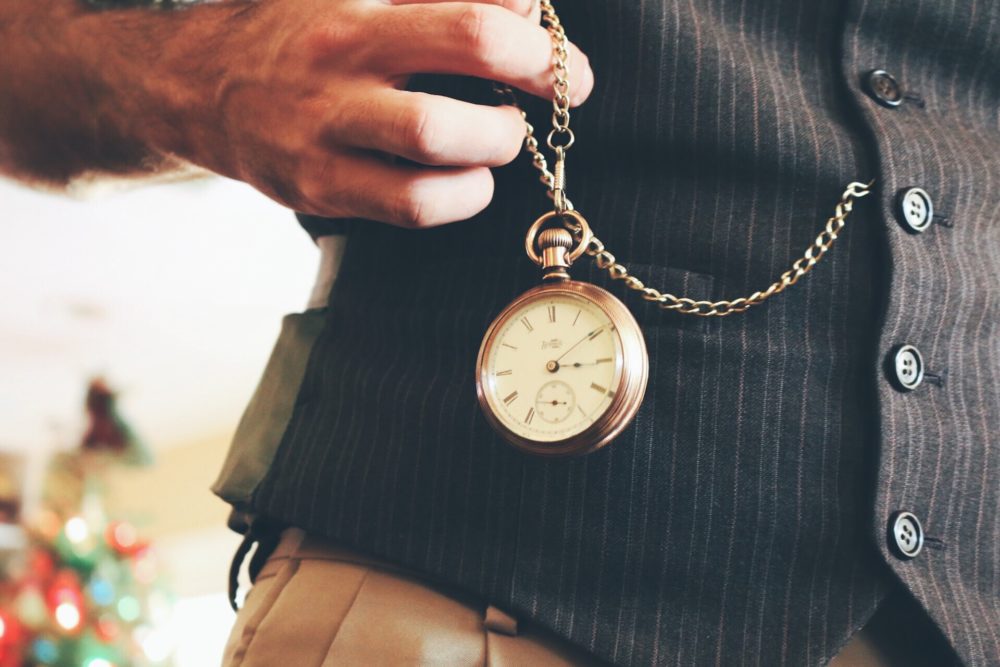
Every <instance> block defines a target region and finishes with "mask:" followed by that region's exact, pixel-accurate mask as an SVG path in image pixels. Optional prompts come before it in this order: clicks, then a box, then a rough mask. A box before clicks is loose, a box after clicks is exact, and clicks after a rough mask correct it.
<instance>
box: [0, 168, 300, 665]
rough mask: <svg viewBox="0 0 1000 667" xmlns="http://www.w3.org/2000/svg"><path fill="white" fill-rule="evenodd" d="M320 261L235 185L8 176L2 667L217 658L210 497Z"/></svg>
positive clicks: (228, 537) (221, 536) (217, 565)
mask: <svg viewBox="0 0 1000 667" xmlns="http://www.w3.org/2000/svg"><path fill="white" fill-rule="evenodd" d="M316 260H317V251H316V249H315V246H314V245H313V243H312V241H311V240H310V239H309V237H308V236H307V235H306V234H305V233H304V232H303V231H302V230H301V229H300V228H299V227H298V225H297V223H296V222H295V219H294V217H293V216H292V215H291V214H290V213H289V212H288V211H286V210H284V209H282V208H281V207H279V206H277V205H276V204H273V203H272V202H270V201H269V200H267V199H266V198H264V197H263V196H262V195H260V194H258V193H256V192H254V191H253V190H251V189H250V188H248V187H246V186H244V185H241V184H238V183H235V182H232V181H227V180H224V179H220V178H200V179H195V180H189V181H184V182H176V183H170V184H156V185H146V186H142V187H135V186H132V187H130V188H129V189H127V190H123V189H121V188H120V187H118V188H117V189H116V188H106V189H104V190H102V191H96V190H95V191H90V192H88V193H87V197H86V199H82V198H79V197H77V198H70V197H65V196H60V195H55V194H49V193H45V192H40V191H36V190H31V189H28V188H25V187H22V186H19V185H16V184H14V183H11V182H9V181H3V180H0V521H2V523H0V554H2V560H0V574H2V578H3V584H2V586H3V588H2V590H0V593H2V595H0V667H5V666H6V665H8V664H9V665H20V664H50V665H84V666H85V667H108V666H109V665H111V666H114V667H124V665H133V664H135V665H140V664H149V665H183V666H184V667H198V666H201V665H218V664H219V662H220V658H221V652H222V646H223V643H224V641H225V639H226V635H227V633H228V631H229V628H230V626H231V624H232V622H233V616H234V615H233V612H232V611H231V609H230V608H229V606H228V603H227V601H226V583H227V573H228V567H229V563H230V559H231V558H232V555H233V551H234V550H235V548H236V546H237V545H238V543H239V536H238V535H236V534H235V533H232V532H230V531H229V530H228V529H227V528H226V526H225V519H226V516H227V513H228V506H227V505H225V504H224V503H223V502H222V501H221V500H219V499H218V498H216V497H215V496H214V495H212V493H211V492H210V491H209V485H210V484H211V483H212V481H213V480H214V477H215V474H216V473H217V471H218V469H219V467H220V466H221V463H222V459H223V456H224V455H225V451H226V448H227V446H228V444H229V439H230V437H231V435H232V433H233V431H234V429H235V427H236V424H237V421H238V420H239V417H240V414H241V412H242V410H243V407H244V405H245V404H246V402H247V400H248V399H249V397H250V395H251V393H252V392H253V389H254V387H255V384H256V382H257V380H258V378H259V376H260V373H261V371H262V370H263V367H264V364H265V362H266V360H267V357H268V354H269V353H270V350H271V346H272V344H273V342H274V340H275V338H276V336H277V333H278V328H279V325H280V318H281V316H282V315H284V314H286V313H288V312H293V311H298V310H302V309H303V308H304V304H305V301H306V298H307V296H308V293H309V289H310V287H311V283H312V280H313V277H314V273H315V269H316V267H315V263H316ZM88 392H89V399H90V400H89V409H88V406H87V405H86V404H87V403H88Z"/></svg>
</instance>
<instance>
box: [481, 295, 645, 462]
mask: <svg viewBox="0 0 1000 667" xmlns="http://www.w3.org/2000/svg"><path fill="white" fill-rule="evenodd" d="M560 293H561V294H563V295H567V296H572V297H576V298H580V297H582V298H584V299H586V300H588V301H590V302H591V303H593V304H594V305H595V306H597V307H598V308H599V309H600V310H601V311H603V312H604V314H605V315H607V317H608V319H609V320H610V321H611V323H612V325H613V327H614V328H615V329H616V331H617V333H618V336H617V341H616V348H617V349H616V354H615V357H614V363H615V373H614V376H615V377H617V378H618V382H617V386H616V387H614V388H613V391H614V396H613V398H612V399H611V402H610V404H609V405H608V406H607V407H606V408H605V410H604V412H603V413H601V414H600V416H598V417H596V418H594V420H593V423H591V424H590V426H588V427H587V428H585V429H584V430H583V431H580V432H579V433H576V434H575V435H572V436H570V437H567V438H565V439H563V440H557V441H539V440H533V439H530V438H527V437H524V436H522V435H520V434H518V433H515V432H514V431H512V430H511V429H510V428H508V427H507V426H506V425H505V424H504V423H503V421H502V420H501V419H500V418H499V417H498V415H497V414H496V412H495V410H494V407H493V405H492V404H491V397H493V400H494V401H496V400H500V399H499V397H498V396H497V395H496V384H495V377H494V376H493V374H492V373H490V372H489V369H488V368H487V367H486V362H487V359H488V358H489V354H490V351H491V349H492V348H493V346H494V345H495V344H496V343H497V336H498V333H499V332H500V331H501V330H502V329H503V327H504V326H505V324H506V323H507V322H508V321H509V320H510V318H511V317H512V316H513V315H514V314H515V313H516V312H518V311H519V310H521V309H522V308H523V307H524V306H526V305H527V304H528V303H529V302H531V301H534V300H537V299H546V298H550V297H552V296H558V295H560ZM648 377H649V357H648V355H647V352H646V343H645V340H644V338H643V335H642V329H641V328H640V327H639V324H638V323H637V322H636V321H635V318H634V317H633V316H632V313H631V312H630V311H629V309H628V308H627V307H626V306H625V305H624V304H623V303H622V302H621V301H619V300H618V299H617V298H616V297H615V296H614V295H612V294H611V293H610V292H608V291H606V290H604V289H602V288H601V287H598V286H597V285H593V284H591V283H586V282H579V281H575V280H558V281H551V282H546V283H543V284H541V285H539V286H537V287H534V288H532V289H530V290H528V291H527V292H525V293H524V294H522V295H521V296H519V297H518V298H517V299H515V300H514V301H513V302H511V303H510V305H508V306H507V307H506V308H505V309H504V310H503V311H502V312H501V313H500V314H499V315H498V316H497V318H496V319H495V320H494V321H493V323H492V324H491V325H490V327H489V329H488V330H487V332H486V335H485V337H484V338H483V343H482V345H481V346H480V348H479V355H478V357H477V359H476V395H477V397H478V398H479V405H480V407H481V408H482V410H483V414H484V415H485V416H486V418H487V420H488V421H489V422H490V424H491V426H493V428H494V429H496V430H497V431H498V432H499V433H500V434H501V435H502V436H503V437H504V438H505V439H506V440H507V441H508V442H509V443H510V444H511V445H513V446H514V447H516V448H518V449H520V450H522V451H525V452H528V453H531V454H535V455H539V456H549V457H559V456H573V455H582V454H588V453H590V452H593V451H596V450H598V449H600V448H601V447H604V446H605V445H607V444H608V443H610V442H611V441H612V440H614V438H615V437H617V436H618V435H619V434H620V433H621V432H622V431H623V430H624V429H625V427H627V426H628V425H629V424H630V423H631V422H632V419H633V418H634V417H635V415H636V412H638V410H639V406H640V405H641V404H642V399H643V396H644V395H645V393H646V383H647V381H648ZM609 395H610V392H609Z"/></svg>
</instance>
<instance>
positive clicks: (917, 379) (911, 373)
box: [889, 345, 924, 391]
mask: <svg viewBox="0 0 1000 667" xmlns="http://www.w3.org/2000/svg"><path fill="white" fill-rule="evenodd" d="M889 370H890V377H891V378H892V380H893V381H894V382H895V384H896V387H897V388H898V389H900V390H901V391H913V390H914V389H916V388H917V387H919V386H920V383H921V382H923V381H924V358H923V356H922V355H921V354H920V350H918V349H917V348H915V347H913V346H912V345H900V346H899V347H897V348H896V349H895V350H894V351H893V353H892V354H890V355H889Z"/></svg>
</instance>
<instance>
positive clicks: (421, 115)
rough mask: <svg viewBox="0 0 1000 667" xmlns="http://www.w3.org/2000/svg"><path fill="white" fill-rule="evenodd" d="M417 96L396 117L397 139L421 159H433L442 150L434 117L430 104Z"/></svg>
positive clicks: (395, 131) (395, 132)
mask: <svg viewBox="0 0 1000 667" xmlns="http://www.w3.org/2000/svg"><path fill="white" fill-rule="evenodd" d="M419 100H420V98H419V97H417V98H415V99H414V101H413V102H412V103H411V104H408V105H406V106H405V107H404V108H403V109H402V111H400V113H399V115H398V116H397V117H396V119H395V123H394V125H395V127H394V134H395V136H396V138H397V140H398V141H399V142H400V143H401V144H402V145H404V146H406V147H408V148H409V149H410V152H411V153H412V154H413V155H414V156H415V157H417V158H419V159H425V160H427V159H433V158H434V157H436V156H437V154H438V153H439V152H440V147H439V146H438V145H437V139H438V137H437V134H438V133H437V132H436V131H435V128H434V118H433V114H432V113H431V110H430V109H429V107H428V105H427V104H426V103H424V102H421V101H419Z"/></svg>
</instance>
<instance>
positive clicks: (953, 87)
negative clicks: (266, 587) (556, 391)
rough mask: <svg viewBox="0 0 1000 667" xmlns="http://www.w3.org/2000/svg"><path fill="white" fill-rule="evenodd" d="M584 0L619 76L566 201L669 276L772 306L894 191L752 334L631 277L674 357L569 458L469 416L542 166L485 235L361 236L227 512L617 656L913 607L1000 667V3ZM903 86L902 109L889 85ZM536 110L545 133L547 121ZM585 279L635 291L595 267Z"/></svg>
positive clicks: (235, 454)
mask: <svg viewBox="0 0 1000 667" xmlns="http://www.w3.org/2000/svg"><path fill="white" fill-rule="evenodd" d="M557 4H558V6H557V9H558V10H559V11H560V13H561V15H562V17H563V21H564V24H565V25H566V27H567V31H568V34H569V35H570V37H571V39H573V40H575V41H576V42H577V43H578V44H580V45H581V46H582V48H583V49H584V50H585V51H586V52H587V53H588V54H589V55H590V57H591V60H592V62H593V64H594V68H595V71H596V76H597V89H596V91H595V93H594V95H593V96H592V98H591V99H590V101H589V102H588V103H587V104H586V105H585V106H584V107H583V108H581V109H580V110H579V111H577V112H575V113H574V115H573V127H574V128H575V129H576V132H577V136H578V138H579V140H578V143H577V146H576V147H574V149H573V151H572V153H571V154H570V162H569V178H570V182H569V192H570V195H571V196H572V198H573V200H574V203H575V204H576V206H577V208H578V209H579V210H580V211H582V212H583V213H584V214H585V215H587V216H588V219H589V220H591V222H592V224H593V225H594V226H595V230H596V232H597V234H598V235H599V236H600V237H601V238H602V239H603V240H604V241H605V243H606V244H607V245H608V247H609V249H611V250H612V252H614V253H616V255H617V256H618V257H619V258H620V259H622V260H625V261H626V263H627V264H629V265H630V266H631V267H632V268H633V269H634V273H635V274H637V275H638V276H639V277H640V278H641V279H643V280H644V281H646V282H647V283H649V284H652V285H656V286H663V287H664V288H666V289H667V290H669V291H671V292H673V293H675V294H684V295H688V296H692V297H694V298H707V299H719V298H732V297H736V296H744V295H747V294H749V293H751V292H753V291H754V290H757V289H762V288H763V287H764V286H766V285H767V284H770V282H771V281H772V280H773V279H774V278H775V277H776V276H777V275H778V274H780V273H781V272H782V271H784V270H785V269H786V268H787V266H788V265H789V264H790V262H791V261H792V260H794V259H795V258H796V257H797V256H799V255H800V254H801V252H802V251H803V250H804V249H805V248H806V247H807V246H808V245H809V244H810V243H811V242H812V240H813V239H814V238H815V236H816V234H817V233H818V232H819V230H820V229H821V228H822V225H823V224H824V222H825V220H826V218H827V217H828V216H829V215H830V214H831V212H832V210H833V206H834V204H835V203H836V201H837V199H838V198H839V195H840V193H841V192H842V191H843V189H844V186H845V184H847V183H848V182H850V181H855V180H860V181H867V180H870V179H876V181H877V187H876V192H875V194H874V195H873V196H871V197H869V198H868V199H865V200H862V201H860V202H859V203H858V205H857V208H856V211H855V213H854V214H853V215H852V216H851V218H850V220H849V222H848V225H847V228H846V229H845V230H844V232H843V233H842V234H841V237H840V240H839V241H838V242H837V244H836V245H835V247H834V249H833V251H832V252H831V253H829V254H828V255H827V256H826V258H824V259H823V261H822V262H821V263H820V264H819V265H818V267H817V268H816V269H815V270H814V271H813V272H812V273H811V274H810V275H809V276H808V277H807V278H805V279H803V280H802V281H800V282H799V284H798V285H796V286H795V287H793V288H791V289H789V290H788V291H787V292H785V293H784V294H782V295H781V296H779V297H777V298H774V299H772V300H771V301H769V302H768V303H767V305H764V306H761V307H758V308H754V309H752V310H751V311H749V312H747V313H746V314H743V315H736V316H732V317H728V318H725V319H721V320H712V321H706V320H703V319H694V318H691V319H685V318H683V317H681V316H678V315H673V314H670V313H664V312H659V311H656V310H655V308H653V307H652V306H650V305H647V304H645V303H644V302H642V301H641V300H639V299H636V298H635V297H633V296H631V295H626V294H624V292H623V290H622V288H621V286H620V285H612V286H610V287H609V289H612V290H614V291H616V293H618V294H619V295H620V296H622V298H623V299H624V300H625V301H626V302H627V303H628V305H629V306H630V307H631V308H632V310H633V312H634V313H635V314H636V315H637V318H638V320H639V322H640V323H641V325H642V327H643V330H644V333H645V336H646V340H647V343H648V346H649V353H650V381H649V388H648V392H647V395H646V399H645V402H644V404H643V407H642V409H641V411H640V412H639V415H638V417H637V418H636V420H635V422H634V423H633V424H632V425H631V426H630V427H629V428H628V429H627V430H626V431H625V432H624V433H623V434H622V435H621V436H620V437H619V438H618V439H617V440H616V441H615V442H614V443H613V444H612V445H611V446H610V447H608V448H606V449H604V450H601V451H600V452H598V453H596V454H593V455H590V456H587V457H584V458H577V459H571V460H556V461H550V460H541V459H538V458H531V457H528V456H526V455H524V454H521V453H519V452H517V451H515V450H514V449H512V448H510V447H509V446H507V445H505V444H504V443H503V442H502V441H501V440H500V439H499V438H498V436H496V435H495V434H494V433H493V432H492V431H491V430H490V428H489V426H488V425H487V424H486V422H485V421H484V418H483V417H482V415H481V414H480V411H479V408H478V405H477V403H476V398H475V391H474V379H473V376H474V373H473V370H474V359H475V357H476V352H477V349H478V346H479V344H480V340H481V336H482V334H483V332H484V330H485V328H486V326H487V325H488V323H489V322H490V321H491V319H492V318H493V317H494V316H495V315H496V314H497V313H498V312H499V310H500V309H501V308H502V307H503V306H504V305H505V304H506V303H507V302H508V301H510V300H511V299H512V298H514V297H515V296H516V295H517V294H519V293H520V292H521V291H523V290H525V289H527V288H529V287H530V286H532V285H534V284H536V282H537V279H538V275H537V272H536V270H535V267H534V266H533V265H531V264H530V262H528V261H527V259H526V258H525V257H524V256H523V251H522V250H521V244H522V239H523V234H524V232H525V230H526V227H527V225H528V224H529V223H530V222H531V221H532V220H533V219H534V218H535V217H537V215H539V214H540V213H542V212H544V211H545V210H546V209H547V206H548V203H547V201H546V200H545V198H544V196H543V194H542V192H541V188H540V186H539V185H538V184H537V182H536V181H535V176H534V174H533V172H532V170H531V168H530V165H529V163H528V161H527V160H525V159H519V160H518V161H517V162H515V163H514V164H512V165H510V166H508V167H505V168H503V169H499V170H496V174H495V175H496V181H497V188H496V195H495V199H494V202H493V203H492V204H491V206H490V207H489V209H488V210H487V211H485V212H484V213H482V214H481V215H478V216H476V217H475V218H474V219H472V220H469V221H467V222H463V223H457V224H454V225H448V226H445V227H443V228H439V229H434V230H428V231H419V232H418V231H405V230H401V229H396V228H392V227H389V226H384V225H378V224H373V223H365V222H362V221H350V222H348V223H339V224H338V225H337V228H336V229H334V228H332V227H331V228H330V229H329V231H331V232H333V231H336V232H338V233H346V234H348V241H347V250H346V254H345V257H344V261H343V265H342V269H341V271H340V274H339V277H338V280H337V282H336V284H335V285H334V288H333V290H332V293H331V295H330V301H329V308H328V309H327V310H325V311H322V312H319V313H307V314H304V315H292V316H289V318H287V319H286V323H285V328H284V331H283V333H282V337H281V340H279V343H278V347H277V348H276V350H275V357H274V358H273V359H272V363H271V364H270V365H269V367H268V370H267V372H266V373H268V374H278V379H279V380H280V382H278V384H277V385H272V389H270V390H268V391H266V392H263V393H260V392H259V393H258V395H257V396H256V397H255V399H254V401H253V403H252V404H251V405H250V407H249V408H248V412H247V416H246V417H245V418H244V422H243V424H241V427H240V429H239V431H238V433H237V437H236V440H235V442H234V445H233V448H232V451H231V454H230V457H229V460H228V461H227V463H226V468H225V469H224V470H223V474H222V475H220V478H219V481H218V482H217V484H216V486H215V490H216V492H217V493H219V494H220V495H221V496H222V497H223V498H225V499H226V500H228V501H230V502H231V503H232V504H234V505H235V506H237V507H239V508H241V509H243V510H247V511H250V512H253V513H257V514H261V515H267V516H269V517H273V518H275V519H277V520H280V521H285V522H288V523H291V524H295V525H299V526H302V527H304V528H306V529H308V530H310V531H314V532H317V533H321V534H323V535H326V536H330V537H333V538H337V539H339V540H343V541H344V542H346V543H348V544H350V545H354V546H355V547H356V548H359V549H362V550H365V551H368V552H371V553H372V554H375V555H378V556H382V557H385V558H388V559H390V560H393V561H397V562H399V563H402V564H405V565H407V566H409V567H412V568H415V569H417V570H420V571H422V572H424V573H427V575H428V576H430V577H432V578H435V579H439V580H441V581H445V582H448V583H450V584H452V585H455V586H458V587H461V588H463V589H466V590H468V591H471V592H474V593H477V594H479V595H481V596H483V597H485V598H489V599H490V600H491V601H493V602H494V603H495V604H497V605H498V606H501V607H503V608H506V609H508V610H510V611H512V612H513V613H515V614H518V615H520V616H521V617H523V618H531V619H533V620H534V621H536V622H537V623H540V624H542V625H544V626H546V627H548V628H550V629H552V630H554V631H555V632H557V633H559V634H560V635H562V636H564V637H566V638H568V639H570V640H572V641H574V642H576V643H578V644H580V645H582V646H584V647H586V648H588V649H589V650H591V651H593V652H594V653H596V654H598V655H600V656H602V657H603V658H605V659H607V660H609V661H611V662H614V663H616V664H620V665H647V664H677V665H691V664H698V665H702V664H712V665H717V664H721V665H731V664H737V663H741V664H742V662H744V661H746V662H751V663H754V664H763V665H779V664H789V665H815V664H821V663H823V662H824V661H826V660H828V659H829V658H830V657H831V656H832V655H834V654H835V653H836V652H837V649H838V648H839V647H840V646H841V645H842V644H843V643H844V642H845V641H846V640H847V639H848V637H849V636H850V635H851V634H852V632H854V631H855V630H857V629H858V628H859V627H860V626H862V625H863V624H864V623H865V622H866V620H867V619H868V618H869V617H870V615H871V614H872V613H873V610H874V609H875V608H876V606H877V605H878V604H879V602H880V600H881V599H883V597H884V596H885V595H886V593H887V591H888V590H889V589H890V588H891V587H893V586H900V585H902V586H905V587H906V589H908V590H909V591H910V593H911V594H912V595H913V597H914V598H915V600H916V602H917V604H919V606H920V607H921V608H922V609H923V611H924V613H926V614H927V616H928V617H929V618H930V619H931V620H932V621H933V623H934V625H936V626H937V627H938V628H940V630H941V631H942V633H943V634H944V636H946V637H947V639H948V641H949V643H950V644H951V645H952V647H953V648H954V651H955V653H956V654H957V656H958V657H959V658H960V659H961V660H962V661H963V662H965V663H967V664H973V665H987V664H993V665H996V664H1000V555H998V549H1000V525H998V520H1000V519H998V517H1000V278H998V276H1000V112H998V108H1000V5H998V4H996V3H993V2H986V1H984V0H978V1H976V0H950V1H948V2H943V1H942V2H937V1H932V0H886V1H879V0H850V1H843V2H839V1H837V0H811V1H809V2H806V1H805V0H799V1H793V0H774V1H772V2H764V1H763V0H761V1H754V0H742V1H740V0H705V1H702V0H698V1H697V2H694V1H686V0H567V1H566V2H562V3H557ZM512 48H513V47H512ZM873 69H884V70H886V71H888V72H890V73H891V74H892V75H893V76H894V77H895V79H896V80H897V81H898V82H899V84H900V86H901V87H902V88H903V90H904V91H905V95H904V96H903V98H902V101H901V103H900V104H898V105H897V106H894V107H893V106H886V105H884V104H880V103H879V101H878V100H877V99H876V96H875V95H874V94H873V93H872V92H871V91H869V90H867V89H866V88H865V84H864V81H865V75H866V73H867V72H869V71H870V70H873ZM421 83H422V85H423V84H426V86H427V87H428V89H431V90H440V91H442V92H445V93H447V94H452V95H456V96H461V97H466V98H468V99H477V95H479V92H480V89H481V88H482V89H485V86H481V85H479V84H477V83H475V82H469V81H463V80H454V79H441V80H436V79H428V80H427V81H423V82H421ZM527 107H528V112H529V114H530V116H531V117H532V118H533V119H534V120H535V121H536V124H537V125H542V124H543V120H544V119H545V118H546V117H547V112H546V103H545V102H541V101H535V102H529V103H528V104H527ZM910 186H919V187H921V188H923V189H924V190H925V191H926V192H927V193H928V194H929V196H930V197H931V198H932V200H933V204H934V207H935V210H936V212H937V218H936V219H935V224H932V225H930V227H929V228H928V229H926V230H925V231H923V232H922V233H919V234H915V233H912V231H910V230H908V229H907V228H906V226H905V225H904V224H901V222H900V220H899V218H898V215H899V212H898V210H897V203H896V194H897V192H898V191H899V190H901V189H903V188H907V187H910ZM311 223H312V224H313V225H314V228H322V225H323V222H322V221H315V220H313V221H311ZM574 277H576V278H578V279H585V280H592V281H594V282H596V283H598V284H601V285H607V282H608V281H607V280H606V278H605V277H604V276H602V275H600V274H599V273H598V272H597V271H596V270H595V269H594V268H593V267H592V266H591V265H590V264H589V263H581V264H580V265H578V266H576V267H574ZM900 344H912V345H914V346H916V347H917V348H918V349H919V350H920V351H921V353H922V356H923V359H924V363H925V367H926V371H927V380H925V381H924V382H923V383H922V384H921V385H920V386H919V387H917V388H916V390H914V391H909V392H902V391H899V390H898V389H896V388H895V387H894V386H893V384H892V383H891V382H890V379H891V378H890V375H891V373H890V372H889V371H887V369H886V364H885V360H886V359H887V358H889V357H890V356H891V353H892V350H893V349H894V348H895V347H896V346H898V345H900ZM266 379H267V376H265V380H266ZM264 386H265V384H264V383H262V387H264ZM274 386H277V387H279V388H280V389H279V390H274V389H273V387H274ZM251 422H253V423H256V424H258V425H259V424H260V423H262V422H263V423H264V424H265V425H264V426H263V427H260V426H258V427H251V426H248V424H250V423H251ZM899 510H906V511H910V512H913V513H914V514H915V515H916V516H917V517H918V518H919V520H920V521H921V523H922V525H923V528H924V531H925V534H926V536H925V548H924V549H923V551H922V553H920V554H919V555H918V556H917V557H916V558H914V559H911V560H903V559H900V558H898V557H897V556H896V555H894V552H893V551H892V550H891V549H890V544H891V540H890V539H889V538H888V536H887V526H888V522H889V521H890V517H891V516H892V515H893V513H894V512H897V511H899Z"/></svg>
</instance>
